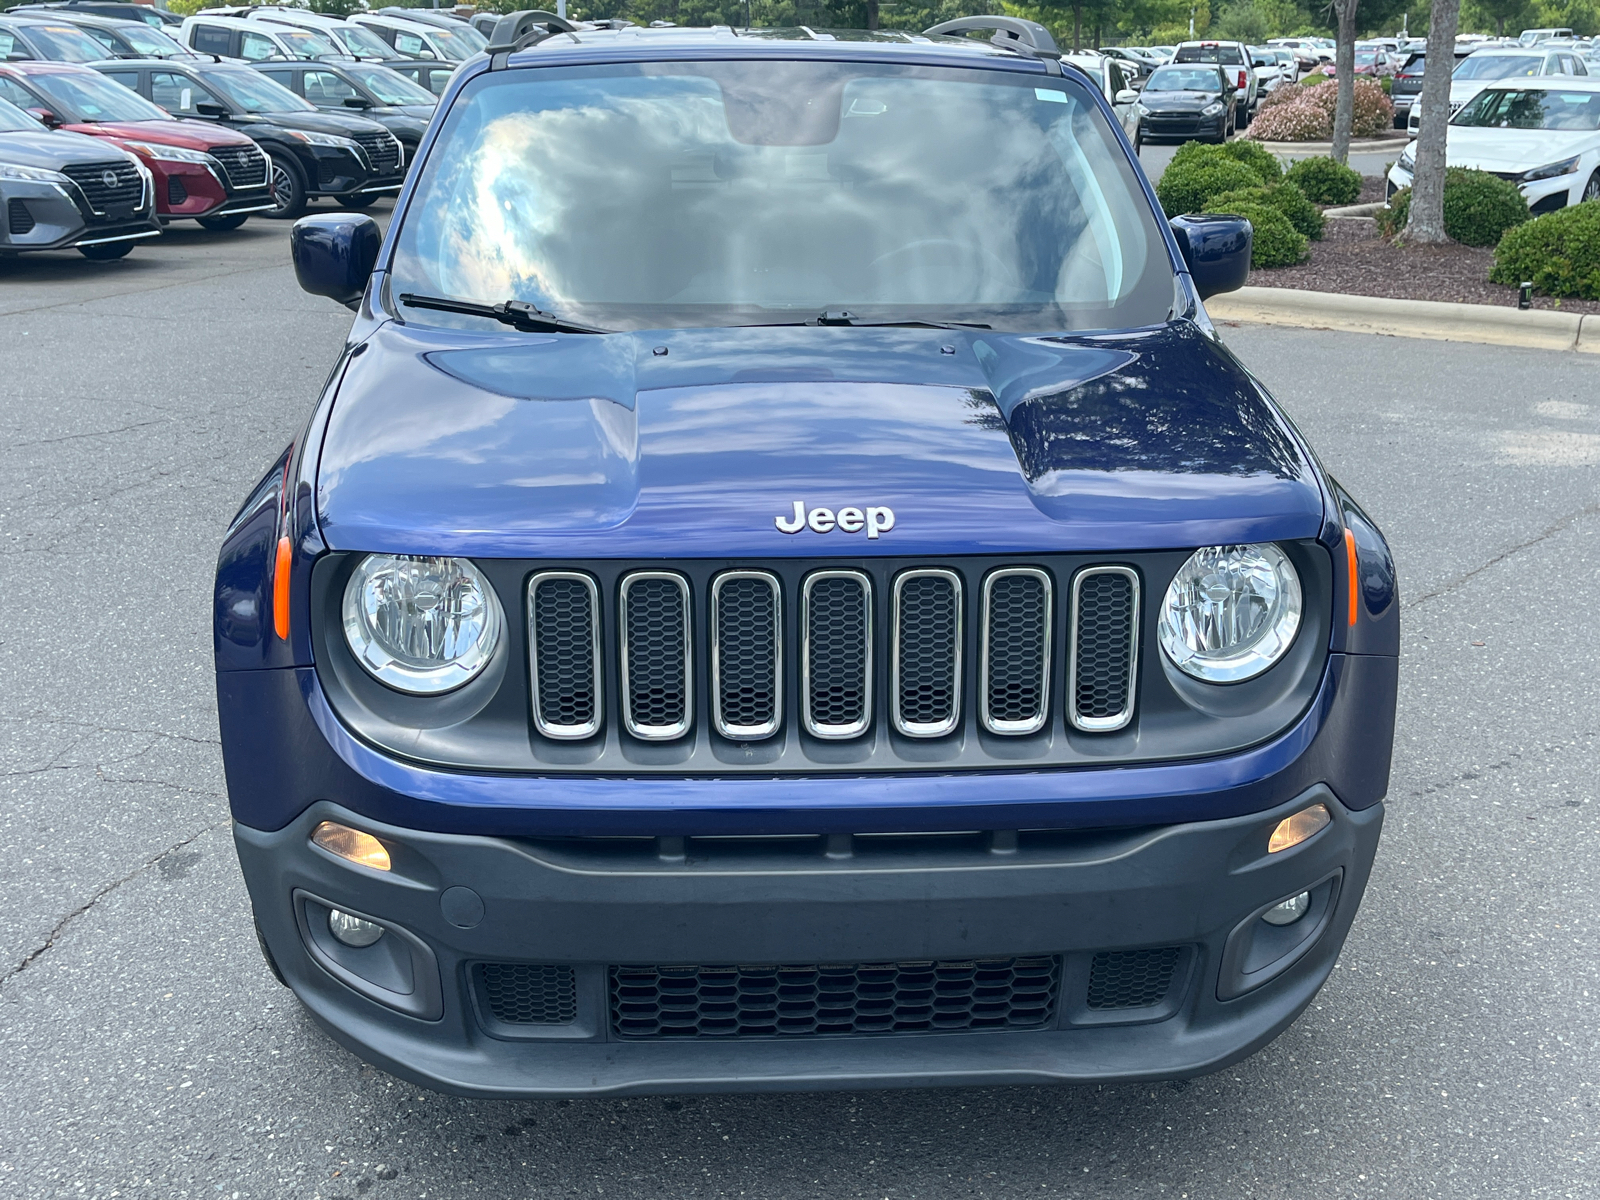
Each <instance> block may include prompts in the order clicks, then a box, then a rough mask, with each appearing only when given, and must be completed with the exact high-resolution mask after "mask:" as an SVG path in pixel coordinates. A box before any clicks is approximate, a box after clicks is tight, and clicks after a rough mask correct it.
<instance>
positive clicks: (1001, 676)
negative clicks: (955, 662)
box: [982, 567, 1051, 734]
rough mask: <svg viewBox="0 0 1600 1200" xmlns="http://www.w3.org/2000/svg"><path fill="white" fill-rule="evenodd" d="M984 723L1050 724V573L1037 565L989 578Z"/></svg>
mask: <svg viewBox="0 0 1600 1200" xmlns="http://www.w3.org/2000/svg"><path fill="white" fill-rule="evenodd" d="M984 589H985V590H984V619H983V639H984V644H983V656H984V657H983V681H982V685H983V723H984V727H985V728H987V729H988V730H989V731H990V732H991V733H1011V734H1017V733H1034V732H1036V731H1037V730H1039V729H1042V728H1044V722H1045V717H1046V715H1047V713H1048V704H1047V697H1048V696H1049V694H1050V621H1051V611H1050V610H1051V604H1050V577H1049V576H1048V575H1046V574H1045V573H1044V572H1043V571H1040V570H1038V569H1037V568H1033V567H1014V568H1007V569H1004V570H1000V571H996V572H995V573H994V574H992V575H991V576H989V578H988V580H986V581H985V584H984Z"/></svg>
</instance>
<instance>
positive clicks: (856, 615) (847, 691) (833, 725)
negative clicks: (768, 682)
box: [800, 570, 872, 738]
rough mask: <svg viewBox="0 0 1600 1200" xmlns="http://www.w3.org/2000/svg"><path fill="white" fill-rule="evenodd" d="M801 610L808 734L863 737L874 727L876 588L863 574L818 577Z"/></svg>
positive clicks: (807, 588)
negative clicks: (873, 620)
mask: <svg viewBox="0 0 1600 1200" xmlns="http://www.w3.org/2000/svg"><path fill="white" fill-rule="evenodd" d="M801 605H802V615H801V621H802V627H801V635H802V641H803V645H802V648H801V674H802V676H803V678H802V679H801V684H800V691H801V702H802V705H803V706H804V709H805V714H804V716H805V727H806V732H807V733H809V734H811V735H812V736H813V737H819V738H852V737H859V736H860V735H861V734H863V733H865V732H866V731H867V727H868V726H869V725H870V724H871V723H872V583H871V581H870V580H869V579H868V578H867V577H866V576H865V575H863V574H862V573H861V572H859V571H847V570H841V571H815V572H813V573H812V574H810V575H808V576H806V579H805V583H804V584H803V585H802V592H801Z"/></svg>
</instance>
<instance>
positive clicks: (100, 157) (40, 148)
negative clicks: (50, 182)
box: [0, 130, 126, 171]
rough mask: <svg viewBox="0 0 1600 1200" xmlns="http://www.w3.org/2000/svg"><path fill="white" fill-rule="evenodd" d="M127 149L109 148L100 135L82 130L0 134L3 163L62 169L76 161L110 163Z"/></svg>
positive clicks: (0, 155)
mask: <svg viewBox="0 0 1600 1200" xmlns="http://www.w3.org/2000/svg"><path fill="white" fill-rule="evenodd" d="M125 153H126V151H121V150H117V149H115V148H114V147H108V146H107V145H106V143H105V142H104V141H103V140H102V139H100V138H92V137H85V136H84V135H83V134H81V133H62V132H54V133H51V132H46V131H45V130H40V131H39V132H38V133H32V132H26V133H0V162H6V163H9V164H12V165H13V166H18V167H39V168H42V169H43V170H46V171H59V170H60V169H61V168H62V167H66V166H71V165H73V164H75V163H93V162H106V161H107V160H108V159H111V160H114V159H115V158H116V157H117V155H118V154H125Z"/></svg>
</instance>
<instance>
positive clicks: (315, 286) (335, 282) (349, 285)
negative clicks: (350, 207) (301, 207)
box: [289, 213, 383, 308]
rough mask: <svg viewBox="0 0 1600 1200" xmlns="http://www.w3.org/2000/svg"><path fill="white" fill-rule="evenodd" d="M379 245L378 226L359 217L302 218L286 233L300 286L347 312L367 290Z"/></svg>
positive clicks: (338, 214) (322, 214) (369, 219)
mask: <svg viewBox="0 0 1600 1200" xmlns="http://www.w3.org/2000/svg"><path fill="white" fill-rule="evenodd" d="M382 244H383V235H382V234H380V233H379V232H378V223H377V222H376V221H374V220H373V219H372V218H371V217H368V216H362V215H361V214H359V213H319V214H317V215H316V216H313V217H301V218H300V219H299V220H298V221H296V222H295V223H294V228H293V229H292V230H290V232H289V253H290V254H291V256H292V257H293V258H294V274H295V278H296V279H298V280H299V281H300V286H301V287H302V288H304V289H305V290H306V291H308V292H310V293H311V294H312V295H313V296H326V297H328V298H329V299H330V300H337V301H338V302H339V303H340V304H343V305H344V306H346V307H347V308H354V307H355V305H356V303H357V301H359V300H360V299H361V294H362V293H363V292H364V291H366V290H367V279H368V278H369V277H370V276H371V275H372V267H373V264H374V263H376V262H377V261H378V247H379V246H380V245H382Z"/></svg>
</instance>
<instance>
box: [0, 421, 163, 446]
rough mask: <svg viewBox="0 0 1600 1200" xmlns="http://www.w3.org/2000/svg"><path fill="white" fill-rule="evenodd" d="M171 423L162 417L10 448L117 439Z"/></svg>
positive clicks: (45, 439) (12, 444)
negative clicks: (87, 439)
mask: <svg viewBox="0 0 1600 1200" xmlns="http://www.w3.org/2000/svg"><path fill="white" fill-rule="evenodd" d="M171 421H172V418H171V417H162V418H161V419H159V420H156V421H136V422H135V423H134V424H132V425H123V426H121V427H120V428H117V429H96V430H92V431H90V432H88V433H66V434H62V435H61V436H60V437H53V438H39V439H38V440H37V441H33V442H12V443H11V445H10V447H9V448H10V449H12V450H25V449H27V448H28V447H29V446H56V445H60V444H61V443H62V442H76V441H82V440H83V439H85V438H103V437H115V436H116V435H117V434H119V433H132V432H133V431H134V430H135V429H149V428H150V427H151V426H152V425H167V424H170V423H171Z"/></svg>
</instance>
